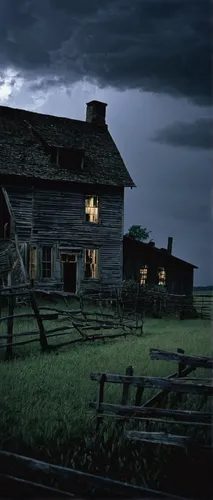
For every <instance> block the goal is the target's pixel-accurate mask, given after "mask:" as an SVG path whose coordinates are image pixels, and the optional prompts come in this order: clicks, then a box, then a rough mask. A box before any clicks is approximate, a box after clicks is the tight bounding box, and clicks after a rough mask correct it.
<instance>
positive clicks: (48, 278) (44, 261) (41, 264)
mask: <svg viewBox="0 0 213 500" xmlns="http://www.w3.org/2000/svg"><path fill="white" fill-rule="evenodd" d="M47 249H50V257H51V260H44V259H43V251H44V250H47ZM44 263H45V264H48V263H50V264H51V267H50V276H44V273H43V264H44ZM40 266H41V267H40V277H41V279H42V280H50V279H52V277H53V247H52V246H50V245H42V247H41V259H40Z"/></svg>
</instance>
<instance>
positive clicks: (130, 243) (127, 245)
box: [123, 236, 197, 295]
mask: <svg viewBox="0 0 213 500" xmlns="http://www.w3.org/2000/svg"><path fill="white" fill-rule="evenodd" d="M172 243H173V238H172V237H169V238H168V245H167V248H157V247H156V246H155V243H154V242H150V243H144V242H140V241H136V240H135V239H133V238H130V237H128V236H124V238H123V276H124V279H125V280H130V279H131V280H136V281H137V282H140V285H159V286H162V287H166V289H167V291H168V293H171V294H180V295H191V294H192V292H193V280H194V269H197V266H195V265H193V264H190V263H189V262H185V261H184V260H182V259H179V258H178V257H176V256H174V255H173V254H172Z"/></svg>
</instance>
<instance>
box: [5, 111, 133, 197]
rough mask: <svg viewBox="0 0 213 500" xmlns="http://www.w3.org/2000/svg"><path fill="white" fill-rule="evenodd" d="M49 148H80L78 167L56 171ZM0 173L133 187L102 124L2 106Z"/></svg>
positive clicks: (57, 168) (57, 169)
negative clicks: (80, 165)
mask: <svg viewBox="0 0 213 500" xmlns="http://www.w3.org/2000/svg"><path fill="white" fill-rule="evenodd" d="M45 143H46V144H47V146H48V149H45V147H44V145H45ZM51 147H66V148H74V149H81V150H84V151H85V159H84V167H83V169H79V167H75V165H72V166H71V167H70V168H69V169H65V168H60V166H58V165H57V164H56V163H54V162H53V160H52V158H51V151H50V148H51ZM0 174H4V175H10V174H11V175H17V176H22V177H28V178H39V179H45V180H58V181H59V180H60V181H66V182H67V181H70V182H76V183H85V184H87V183H88V184H102V185H111V186H123V187H135V184H134V182H133V180H132V179H131V177H130V175H129V173H128V171H127V169H126V166H125V165H124V162H123V160H122V158H121V155H120V153H119V151H118V149H117V147H116V145H115V143H114V141H113V139H112V137H111V135H110V133H109V131H108V128H107V127H106V126H103V125H101V126H100V125H97V124H93V123H88V122H84V121H80V120H72V119H70V118H60V117H56V116H51V115H44V114H41V113H35V112H32V111H25V110H21V109H14V108H10V107H6V106H0Z"/></svg>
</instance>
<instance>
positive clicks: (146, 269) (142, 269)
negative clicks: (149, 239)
mask: <svg viewBox="0 0 213 500" xmlns="http://www.w3.org/2000/svg"><path fill="white" fill-rule="evenodd" d="M141 271H146V278H145V279H144V277H143V273H142V272H141ZM139 272H140V286H145V285H147V282H148V265H147V264H145V265H143V266H141V267H140V269H139ZM142 280H144V281H145V283H141V281H142Z"/></svg>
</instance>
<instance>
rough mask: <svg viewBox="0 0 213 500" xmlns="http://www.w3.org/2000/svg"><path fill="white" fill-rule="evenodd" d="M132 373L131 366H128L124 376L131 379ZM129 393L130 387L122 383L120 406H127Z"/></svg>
mask: <svg viewBox="0 0 213 500" xmlns="http://www.w3.org/2000/svg"><path fill="white" fill-rule="evenodd" d="M133 373H134V370H133V368H132V366H128V367H127V369H126V375H127V376H128V377H132V376H133ZM129 392H130V385H129V384H126V383H125V382H124V384H123V393H122V398H121V404H122V405H125V406H126V405H127V404H128V401H129Z"/></svg>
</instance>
